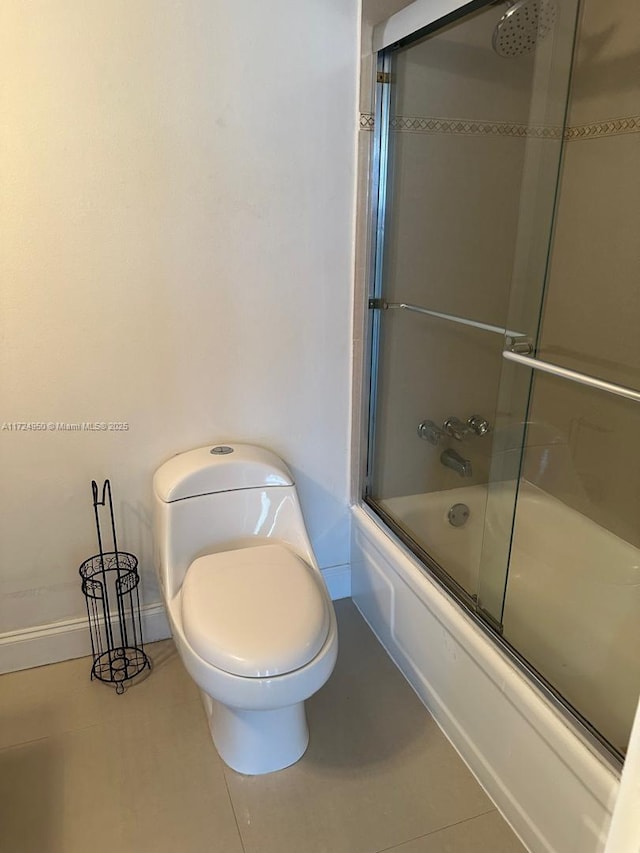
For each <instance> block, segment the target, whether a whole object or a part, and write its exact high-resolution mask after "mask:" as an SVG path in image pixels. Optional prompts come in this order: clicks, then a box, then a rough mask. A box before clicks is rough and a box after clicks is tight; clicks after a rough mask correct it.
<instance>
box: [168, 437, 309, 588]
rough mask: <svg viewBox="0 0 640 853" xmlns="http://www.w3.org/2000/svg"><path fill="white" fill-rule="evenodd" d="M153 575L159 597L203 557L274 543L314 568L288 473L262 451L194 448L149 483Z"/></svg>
mask: <svg viewBox="0 0 640 853" xmlns="http://www.w3.org/2000/svg"><path fill="white" fill-rule="evenodd" d="M153 491H154V551H155V565H156V571H157V572H158V576H159V579H160V583H161V585H162V587H163V591H164V594H165V596H166V597H167V598H172V597H173V596H174V595H176V593H177V592H178V591H179V590H180V587H181V585H182V581H183V580H184V575H185V572H186V571H187V569H188V568H189V566H190V565H191V563H192V562H193V561H194V560H195V559H196V558H197V557H201V556H203V555H204V554H211V553H214V552H217V551H226V550H230V549H232V548H239V547H251V546H252V545H260V544H264V542H265V541H267V540H271V541H274V540H277V541H280V542H283V543H285V544H287V545H289V546H290V547H291V548H292V549H293V550H294V551H295V552H296V553H297V554H299V556H301V557H302V558H303V559H304V560H306V561H307V562H308V563H310V564H311V565H312V566H315V567H317V564H316V562H315V558H314V556H313V551H312V548H311V543H310V541H309V538H308V535H307V531H306V528H305V524H304V519H303V517H302V512H301V509H300V504H299V501H298V495H297V492H296V488H295V484H294V481H293V477H292V475H291V472H290V471H289V469H288V467H287V466H286V465H285V463H284V462H283V461H282V459H280V458H279V457H278V456H276V454H275V453H272V452H271V451H270V450H267V449H266V448H262V447H256V446H254V445H248V444H233V445H216V446H213V447H212V446H211V445H210V446H207V447H199V448H197V449H195V450H189V451H187V452H186V453H179V454H178V455H177V456H173V457H172V458H171V459H169V460H167V462H165V463H164V464H163V465H161V466H160V468H158V470H157V471H156V473H155V476H154V478H153Z"/></svg>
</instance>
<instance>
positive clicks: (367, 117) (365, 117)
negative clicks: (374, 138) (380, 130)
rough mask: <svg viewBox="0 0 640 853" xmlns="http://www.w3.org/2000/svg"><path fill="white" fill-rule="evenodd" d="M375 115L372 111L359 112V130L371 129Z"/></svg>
mask: <svg viewBox="0 0 640 853" xmlns="http://www.w3.org/2000/svg"><path fill="white" fill-rule="evenodd" d="M374 125H375V117H374V115H373V113H360V130H373V128H374Z"/></svg>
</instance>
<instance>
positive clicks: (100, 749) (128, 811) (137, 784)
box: [0, 701, 242, 853]
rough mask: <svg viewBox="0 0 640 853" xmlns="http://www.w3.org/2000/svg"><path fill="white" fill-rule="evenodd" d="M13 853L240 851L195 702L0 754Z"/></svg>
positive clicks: (0, 785)
mask: <svg viewBox="0 0 640 853" xmlns="http://www.w3.org/2000/svg"><path fill="white" fill-rule="evenodd" d="M0 827H2V830H1V831H2V836H3V839H2V849H3V850H7V851H11V853H87V851H90V853H102V851H105V853H107V851H109V853H165V851H166V853H242V844H241V841H240V838H239V835H238V830H237V826H236V822H235V818H234V815H233V810H232V807H231V803H230V800H229V797H228V794H227V789H226V786H225V781H224V776H223V773H222V766H221V762H220V759H219V758H218V756H217V754H216V752H215V749H214V748H213V745H212V743H211V741H210V738H209V733H208V727H207V724H206V719H205V717H204V712H203V710H202V707H201V705H200V702H199V701H190V702H188V703H186V704H184V703H183V704H181V705H179V704H172V705H167V706H165V707H162V708H161V707H157V706H155V705H154V704H153V702H149V703H148V704H147V705H146V706H145V707H139V708H137V709H136V712H135V714H132V715H130V716H125V715H123V716H121V717H120V718H118V719H113V720H111V721H108V722H104V723H101V724H99V725H95V726H90V727H88V728H83V729H78V730H75V731H69V732H65V733H62V734H57V735H53V736H52V737H49V738H45V739H41V740H37V741H32V742H30V743H26V744H22V745H20V746H16V747H10V748H7V749H4V750H2V751H1V752H0Z"/></svg>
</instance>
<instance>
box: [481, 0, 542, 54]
mask: <svg viewBox="0 0 640 853" xmlns="http://www.w3.org/2000/svg"><path fill="white" fill-rule="evenodd" d="M557 13H558V10H557V7H556V3H555V0H510V2H509V8H508V9H507V11H506V12H505V13H504V15H503V16H502V17H501V18H500V20H499V21H498V25H497V26H496V28H495V30H494V32H493V49H494V50H495V52H496V53H497V54H498V55H499V56H522V54H523V53H529V52H530V51H532V50H534V49H535V47H536V45H537V43H538V41H539V40H541V39H543V38H544V37H545V36H546V35H548V34H549V32H550V31H551V30H552V29H553V25H554V24H555V22H556V17H557Z"/></svg>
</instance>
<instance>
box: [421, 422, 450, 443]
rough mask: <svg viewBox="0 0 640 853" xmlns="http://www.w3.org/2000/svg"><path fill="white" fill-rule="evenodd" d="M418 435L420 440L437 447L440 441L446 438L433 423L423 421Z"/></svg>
mask: <svg viewBox="0 0 640 853" xmlns="http://www.w3.org/2000/svg"><path fill="white" fill-rule="evenodd" d="M418 435H419V436H420V438H424V440H425V441H428V442H429V444H433V446H434V447H437V446H438V444H439V443H440V439H441V438H442V437H443V436H444V432H443V431H442V430H441V429H440V427H439V426H438V425H437V424H434V422H433V421H422V423H420V424H418Z"/></svg>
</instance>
